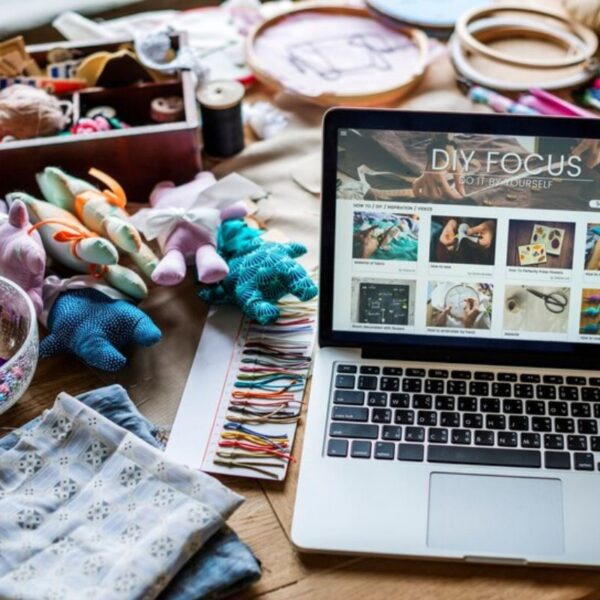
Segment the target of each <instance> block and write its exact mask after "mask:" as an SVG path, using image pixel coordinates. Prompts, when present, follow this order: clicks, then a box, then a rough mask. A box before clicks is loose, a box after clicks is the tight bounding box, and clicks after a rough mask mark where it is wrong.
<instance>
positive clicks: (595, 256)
mask: <svg viewBox="0 0 600 600" xmlns="http://www.w3.org/2000/svg"><path fill="white" fill-rule="evenodd" d="M599 242H600V223H590V224H589V225H588V226H587V231H586V237H585V270H586V271H599V270H600V243H599Z"/></svg>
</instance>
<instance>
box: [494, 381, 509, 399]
mask: <svg viewBox="0 0 600 600" xmlns="http://www.w3.org/2000/svg"><path fill="white" fill-rule="evenodd" d="M492 396H500V397H502V398H510V397H511V396H512V385H510V383H492Z"/></svg>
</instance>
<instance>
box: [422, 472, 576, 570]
mask: <svg viewBox="0 0 600 600" xmlns="http://www.w3.org/2000/svg"><path fill="white" fill-rule="evenodd" d="M564 543H565V540H564V527H563V500H562V483H561V481H560V480H558V479H538V478H529V477H502V476H494V475H462V474H453V473H432V475H431V485H430V491H429V523H428V529H427V545H428V546H429V547H431V548H439V549H444V550H459V551H461V552H463V553H464V555H466V556H476V555H478V554H479V553H491V554H494V555H496V556H499V557H502V556H505V557H512V558H521V557H525V556H527V555H547V554H562V553H564Z"/></svg>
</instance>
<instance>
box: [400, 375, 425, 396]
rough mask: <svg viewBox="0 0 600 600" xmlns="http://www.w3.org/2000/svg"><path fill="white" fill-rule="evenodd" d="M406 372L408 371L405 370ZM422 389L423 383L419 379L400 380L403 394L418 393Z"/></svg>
mask: <svg viewBox="0 0 600 600" xmlns="http://www.w3.org/2000/svg"><path fill="white" fill-rule="evenodd" d="M407 372H408V370H407ZM422 387H423V381H422V380H421V379H407V378H404V379H403V380H402V391H403V392H416V393H419V392H420V391H421V389H422Z"/></svg>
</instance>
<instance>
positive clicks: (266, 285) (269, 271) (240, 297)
mask: <svg viewBox="0 0 600 600" xmlns="http://www.w3.org/2000/svg"><path fill="white" fill-rule="evenodd" d="M262 234H263V232H262V231H261V230H258V229H253V228H251V227H248V225H246V223H245V222H244V221H242V220H230V221H224V222H223V223H222V224H221V226H220V228H219V232H218V236H217V251H218V252H219V254H220V255H221V256H222V257H223V259H224V260H225V261H226V262H227V264H228V266H229V274H228V275H227V277H225V279H224V280H223V281H221V282H220V283H217V284H215V285H212V286H207V287H205V288H203V289H201V290H200V292H199V293H198V295H199V296H200V298H202V300H204V301H205V302H208V303H209V304H236V305H238V306H239V307H240V308H241V309H242V311H243V312H244V314H245V315H247V316H248V317H249V318H250V319H252V320H253V321H256V322H258V323H260V324H261V325H268V324H269V323H273V322H274V321H276V320H277V319H278V318H279V314H280V310H279V307H278V306H277V305H276V303H277V302H278V301H279V300H280V299H281V298H283V297H284V296H287V295H288V294H293V295H294V296H296V298H298V299H299V300H301V301H303V302H306V301H307V300H311V299H312V298H314V297H315V296H316V295H317V293H318V290H317V286H316V285H315V284H314V282H313V280H312V279H311V278H310V276H309V275H308V273H307V272H306V271H305V269H304V268H303V267H302V266H301V265H300V264H299V263H298V262H297V261H296V260H295V259H296V258H298V257H299V256H302V255H303V254H305V253H306V247H305V246H303V245H302V244H298V243H295V242H290V243H288V244H280V243H278V242H265V241H264V240H263V239H262V237H261V236H262Z"/></svg>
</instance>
